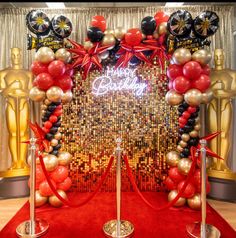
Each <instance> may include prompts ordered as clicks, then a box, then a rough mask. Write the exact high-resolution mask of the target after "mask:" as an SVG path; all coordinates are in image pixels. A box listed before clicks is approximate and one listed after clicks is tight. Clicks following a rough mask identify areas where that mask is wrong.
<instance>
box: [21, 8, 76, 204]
mask: <svg viewBox="0 0 236 238" xmlns="http://www.w3.org/2000/svg"><path fill="white" fill-rule="evenodd" d="M35 17H36V19H35V20H36V22H38V24H42V25H40V26H38V27H37V28H38V29H41V30H42V29H44V28H45V27H46V26H48V24H46V23H47V22H45V21H46V19H47V18H46V17H45V14H44V13H43V12H41V11H38V10H37V11H35V10H33V11H31V12H30V13H29V14H28V15H27V17H26V21H27V25H28V27H29V24H30V23H29V22H30V21H31V20H32V19H31V18H33V19H34V18H35ZM39 18H40V19H41V21H39V20H38V21H37V19H39ZM53 19H54V20H52V22H54V21H55V24H56V25H54V28H53V29H54V33H55V34H56V32H57V33H58V34H59V32H60V31H61V34H62V35H63V36H64V37H66V36H68V34H70V32H71V23H70V22H69V20H68V19H67V18H66V17H64V16H60V18H58V17H54V18H53ZM55 19H57V20H55ZM60 22H64V25H63V24H59V23H60ZM44 24H46V26H44ZM66 24H68V26H69V27H70V28H65V29H62V28H63V27H64V26H66ZM52 25H53V24H52ZM31 27H32V26H31ZM33 27H36V25H33ZM60 27H62V28H60ZM68 29H70V31H69V32H68V31H67V30H68ZM45 31H46V30H45ZM62 35H61V36H62ZM58 37H59V35H58ZM52 40H53V39H52ZM55 44H56V42H54V41H51V44H50V46H49V47H46V46H43V47H40V45H38V47H36V48H38V49H37V52H36V54H35V59H34V61H33V62H32V65H31V71H32V73H33V74H34V76H35V79H34V81H33V88H32V89H31V90H30V93H29V97H30V99H31V100H32V101H34V102H43V104H42V105H41V109H42V123H43V127H42V130H43V131H44V132H45V139H46V140H48V141H49V145H50V146H49V148H48V150H47V151H44V152H43V160H44V163H45V166H46V169H47V171H48V172H49V174H50V177H51V179H52V181H53V183H54V185H55V187H56V188H57V189H58V190H59V192H60V194H61V195H62V196H63V197H64V198H65V197H66V193H65V191H67V190H68V189H69V188H70V186H71V184H72V181H71V179H70V178H69V177H68V174H69V172H68V165H69V163H70V161H71V159H72V158H71V157H72V156H71V155H70V154H69V153H68V152H65V151H61V138H62V135H61V133H60V126H61V115H62V104H63V103H69V102H70V101H71V100H72V92H71V89H72V86H73V81H72V78H71V77H72V75H73V69H72V68H71V65H70V64H69V63H70V62H71V54H70V52H68V51H67V50H66V49H65V48H59V49H57V47H55ZM57 46H59V45H57ZM60 47H62V46H61V45H60ZM36 181H37V182H36V189H37V191H36V206H41V205H43V204H45V203H46V202H47V201H49V203H50V204H51V205H53V206H56V207H58V206H61V205H62V203H61V202H60V201H59V200H58V199H57V198H56V197H55V196H54V195H53V193H52V191H51V189H50V188H49V185H48V183H47V182H46V178H45V177H44V175H43V172H42V168H41V166H40V165H39V164H37V170H36Z"/></svg>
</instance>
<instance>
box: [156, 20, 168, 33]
mask: <svg viewBox="0 0 236 238" xmlns="http://www.w3.org/2000/svg"><path fill="white" fill-rule="evenodd" d="M157 32H158V34H159V35H163V34H166V33H167V22H162V23H161V24H160V25H159V26H158V30H157Z"/></svg>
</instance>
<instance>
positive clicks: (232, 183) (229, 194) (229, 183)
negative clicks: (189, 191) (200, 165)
mask: <svg viewBox="0 0 236 238" xmlns="http://www.w3.org/2000/svg"><path fill="white" fill-rule="evenodd" d="M208 178H209V182H210V184H211V191H210V193H208V195H207V197H209V198H213V199H218V200H223V201H228V202H236V180H230V179H223V178H215V177H211V176H210V175H209V177H208Z"/></svg>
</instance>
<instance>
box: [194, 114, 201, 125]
mask: <svg viewBox="0 0 236 238" xmlns="http://www.w3.org/2000/svg"><path fill="white" fill-rule="evenodd" d="M195 123H196V124H197V123H200V117H199V116H198V117H197V118H196V119H195Z"/></svg>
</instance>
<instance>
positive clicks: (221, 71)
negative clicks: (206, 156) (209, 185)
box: [206, 49, 236, 179]
mask: <svg viewBox="0 0 236 238" xmlns="http://www.w3.org/2000/svg"><path fill="white" fill-rule="evenodd" d="M214 62H215V68H213V69H212V71H211V75H210V78H211V88H212V90H213V95H214V97H213V100H212V101H211V102H210V103H209V105H208V107H207V115H206V123H207V128H208V131H209V133H213V132H216V131H221V134H220V135H219V136H218V137H217V138H215V139H214V140H212V141H211V142H210V148H211V149H212V150H213V151H214V152H216V153H217V154H218V155H220V156H221V158H223V160H221V159H213V164H212V166H211V168H210V170H209V172H208V174H209V176H212V177H216V178H223V179H236V173H234V172H233V171H231V170H230V169H229V167H228V165H227V162H228V158H229V152H230V148H231V145H232V135H231V128H232V118H233V105H232V99H233V97H235V96H236V71H234V70H231V69H225V67H224V51H223V49H216V50H215V51H214Z"/></svg>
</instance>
